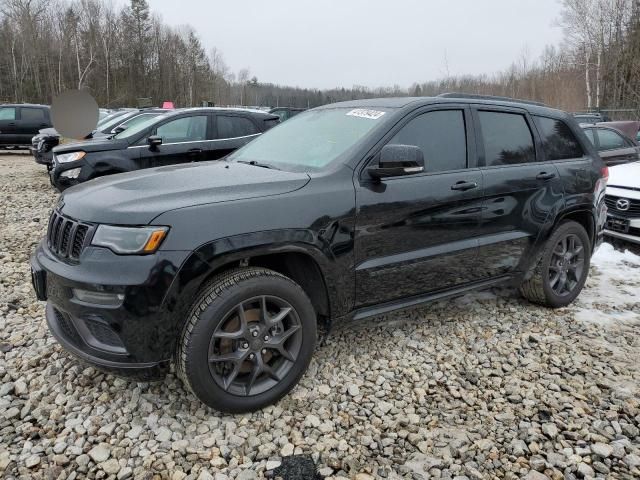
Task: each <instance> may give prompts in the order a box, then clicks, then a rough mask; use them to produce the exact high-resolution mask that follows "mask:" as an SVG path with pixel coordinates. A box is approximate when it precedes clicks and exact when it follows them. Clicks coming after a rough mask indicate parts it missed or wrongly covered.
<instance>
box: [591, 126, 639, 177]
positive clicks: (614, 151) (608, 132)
mask: <svg viewBox="0 0 640 480" xmlns="http://www.w3.org/2000/svg"><path fill="white" fill-rule="evenodd" d="M639 126H640V122H605V123H596V124H593V125H588V124H581V127H582V128H583V130H584V133H585V135H586V136H587V138H588V139H589V140H591V143H593V145H594V146H595V147H596V150H598V153H599V154H600V156H601V157H602V159H603V160H604V162H605V163H606V164H607V165H608V166H613V165H620V164H621V163H629V162H635V161H637V160H640V145H638V142H637V141H636V140H634V139H635V137H636V135H637V133H638V127H639Z"/></svg>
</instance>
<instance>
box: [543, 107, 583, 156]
mask: <svg viewBox="0 0 640 480" xmlns="http://www.w3.org/2000/svg"><path fill="white" fill-rule="evenodd" d="M533 120H534V122H535V123H536V127H538V133H539V134H540V139H541V140H542V148H543V149H544V152H545V154H546V157H547V160H566V159H570V158H580V157H582V156H583V155H584V152H583V151H582V147H581V146H580V143H579V142H578V139H577V138H576V137H575V135H574V134H573V132H572V131H571V129H570V128H569V126H568V125H567V124H566V123H564V122H563V121H562V120H557V119H554V118H548V117H539V116H534V117H533ZM585 133H586V132H585Z"/></svg>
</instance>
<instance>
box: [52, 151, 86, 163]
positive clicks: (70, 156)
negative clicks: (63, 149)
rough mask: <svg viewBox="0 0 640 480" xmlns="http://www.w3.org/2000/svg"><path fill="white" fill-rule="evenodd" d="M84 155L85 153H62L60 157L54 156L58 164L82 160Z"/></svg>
mask: <svg viewBox="0 0 640 480" xmlns="http://www.w3.org/2000/svg"><path fill="white" fill-rule="evenodd" d="M85 155H86V153H85V152H73V153H63V154H62V155H56V160H57V161H58V163H69V162H75V161H76V160H80V159H82V158H84V156H85Z"/></svg>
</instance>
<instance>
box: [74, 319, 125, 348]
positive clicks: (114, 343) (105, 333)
mask: <svg viewBox="0 0 640 480" xmlns="http://www.w3.org/2000/svg"><path fill="white" fill-rule="evenodd" d="M84 323H85V325H86V326H87V328H88V329H89V332H91V335H93V336H94V338H95V339H96V340H97V341H98V342H100V343H102V344H104V345H108V346H110V347H119V348H124V345H123V344H122V340H120V337H119V336H118V334H117V333H116V332H115V331H114V330H113V329H112V328H111V327H110V326H109V325H106V324H105V323H103V322H101V321H98V320H94V319H91V318H87V319H85V321H84Z"/></svg>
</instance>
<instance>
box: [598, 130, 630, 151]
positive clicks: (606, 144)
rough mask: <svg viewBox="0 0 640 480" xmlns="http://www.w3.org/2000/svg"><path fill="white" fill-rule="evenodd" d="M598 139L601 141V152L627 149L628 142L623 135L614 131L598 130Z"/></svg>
mask: <svg viewBox="0 0 640 480" xmlns="http://www.w3.org/2000/svg"><path fill="white" fill-rule="evenodd" d="M598 139H600V148H599V150H614V149H616V148H625V147H627V142H625V140H624V138H623V137H622V135H620V134H618V133H616V132H614V131H613V130H606V129H604V128H600V129H598Z"/></svg>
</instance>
